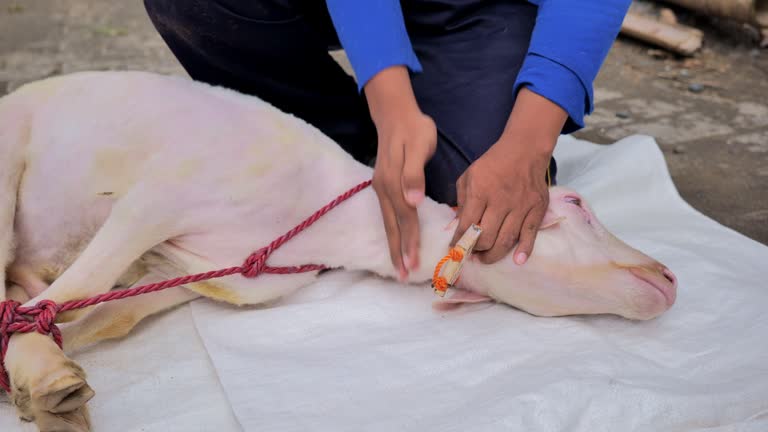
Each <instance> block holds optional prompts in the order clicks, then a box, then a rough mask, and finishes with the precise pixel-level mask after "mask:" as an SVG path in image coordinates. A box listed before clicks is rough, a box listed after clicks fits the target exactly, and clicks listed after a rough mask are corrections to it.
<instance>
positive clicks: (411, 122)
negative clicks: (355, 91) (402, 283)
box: [365, 66, 437, 280]
mask: <svg viewBox="0 0 768 432" xmlns="http://www.w3.org/2000/svg"><path fill="white" fill-rule="evenodd" d="M365 95H366V97H367V99H368V107H369V109H370V112H371V117H372V119H373V122H374V124H375V125H376V131H377V133H378V152H377V156H376V166H375V167H374V172H373V188H374V190H375V191H376V195H377V196H378V198H379V204H380V207H381V214H382V216H383V218H384V228H385V230H386V233H387V241H388V244H389V255H390V258H391V259H392V265H393V266H394V267H395V270H396V271H397V273H398V275H399V277H400V279H401V280H404V279H405V278H406V277H407V276H408V272H409V271H411V270H415V269H417V268H418V266H419V248H420V233H419V219H418V214H417V210H416V208H417V207H418V205H419V204H420V203H421V202H422V201H423V200H424V196H425V192H424V189H425V180H424V165H426V163H427V161H429V159H430V158H431V157H432V155H433V154H434V152H435V148H436V147H437V129H436V127H435V122H434V121H432V119H431V118H430V117H429V116H427V115H425V114H424V113H422V112H421V110H420V109H419V106H418V104H417V103H416V97H415V96H414V94H413V89H412V87H411V81H410V78H409V76H408V71H407V69H406V68H405V67H404V66H393V67H390V68H387V69H384V70H382V71H381V72H379V73H378V74H376V75H375V76H374V77H373V78H371V80H370V81H368V83H367V84H366V85H365Z"/></svg>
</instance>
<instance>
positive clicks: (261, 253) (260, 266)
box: [241, 247, 271, 278]
mask: <svg viewBox="0 0 768 432" xmlns="http://www.w3.org/2000/svg"><path fill="white" fill-rule="evenodd" d="M270 252H271V251H270V250H269V247H263V248H261V249H259V250H257V251H256V252H254V253H252V254H251V256H249V257H248V258H246V260H245V262H244V263H243V265H242V270H241V273H242V274H243V276H245V277H247V278H255V277H256V276H258V275H260V274H261V273H262V272H263V271H264V269H265V268H266V267H267V258H268V257H269V253H270Z"/></svg>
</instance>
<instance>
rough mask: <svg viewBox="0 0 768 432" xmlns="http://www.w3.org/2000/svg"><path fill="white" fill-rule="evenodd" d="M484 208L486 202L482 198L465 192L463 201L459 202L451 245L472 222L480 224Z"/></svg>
mask: <svg viewBox="0 0 768 432" xmlns="http://www.w3.org/2000/svg"><path fill="white" fill-rule="evenodd" d="M485 208H486V202H485V200H484V199H482V198H480V197H479V196H477V195H475V194H472V193H467V192H465V202H463V203H461V204H460V212H459V224H458V225H457V227H456V232H455V233H454V234H453V239H452V240H451V245H455V244H456V242H457V241H459V239H460V238H461V236H463V235H464V233H465V232H466V231H467V230H468V229H469V227H470V226H472V224H478V225H479V224H480V219H481V218H482V217H483V213H484V212H485Z"/></svg>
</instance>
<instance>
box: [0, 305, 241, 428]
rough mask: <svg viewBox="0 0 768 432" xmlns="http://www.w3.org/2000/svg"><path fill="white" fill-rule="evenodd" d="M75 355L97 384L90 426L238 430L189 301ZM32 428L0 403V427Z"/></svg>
mask: <svg viewBox="0 0 768 432" xmlns="http://www.w3.org/2000/svg"><path fill="white" fill-rule="evenodd" d="M74 359H75V360H76V361H77V362H78V363H79V364H80V365H81V366H82V367H83V368H84V369H85V371H86V373H87V374H88V383H89V384H90V385H91V387H93V390H94V391H95V392H96V396H95V397H94V398H93V399H92V400H91V402H89V404H88V405H89V408H90V412H91V420H92V423H93V430H94V431H96V432H225V431H226V432H229V431H240V430H242V429H241V428H240V426H238V424H237V420H236V419H235V417H234V415H233V414H232V409H231V408H230V406H229V403H228V401H227V398H226V396H225V395H224V392H223V391H222V388H221V384H220V383H219V380H218V379H217V377H216V371H215V370H214V369H213V366H212V365H211V361H210V359H209V358H208V355H207V354H206V352H205V347H204V346H203V344H202V342H201V341H200V337H199V336H198V334H197V331H196V330H195V325H194V322H193V319H192V314H191V311H190V307H189V306H182V307H180V308H177V309H175V310H173V311H171V312H169V313H166V314H163V315H161V316H158V317H155V318H150V319H148V320H147V321H146V322H144V323H141V324H139V326H138V327H137V328H136V329H135V331H134V333H132V334H130V335H129V336H128V337H126V338H124V339H122V340H119V341H111V342H105V343H102V344H100V345H97V346H94V347H92V348H89V349H87V350H84V351H82V352H80V353H78V354H76V355H74ZM0 391H1V390H0ZM0 400H3V397H0ZM36 430H37V428H36V427H34V425H32V424H29V423H25V424H22V423H21V422H20V421H19V420H18V418H17V417H16V413H15V410H14V409H13V408H12V407H11V406H10V405H8V404H5V403H0V431H1V432H10V431H36Z"/></svg>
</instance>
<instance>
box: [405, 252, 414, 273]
mask: <svg viewBox="0 0 768 432" xmlns="http://www.w3.org/2000/svg"><path fill="white" fill-rule="evenodd" d="M403 264H405V268H406V269H408V270H410V269H411V267H412V266H413V262H412V261H411V257H410V256H409V255H408V254H405V255H403Z"/></svg>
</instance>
